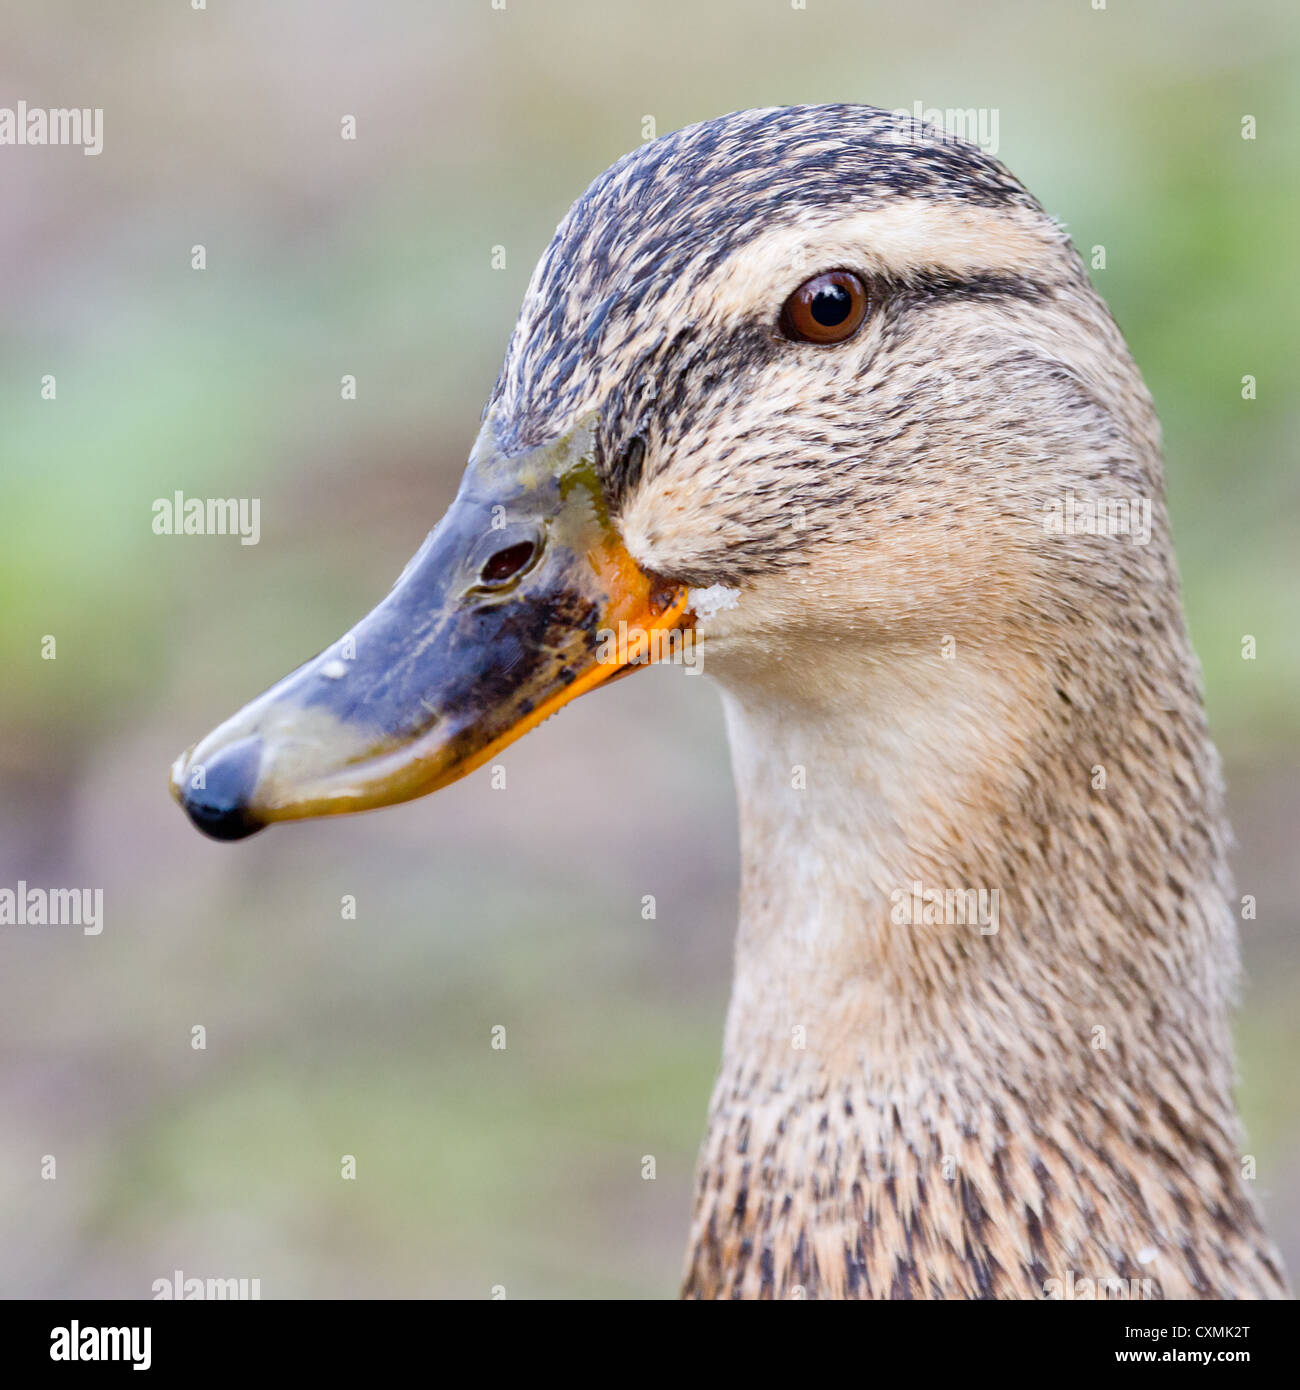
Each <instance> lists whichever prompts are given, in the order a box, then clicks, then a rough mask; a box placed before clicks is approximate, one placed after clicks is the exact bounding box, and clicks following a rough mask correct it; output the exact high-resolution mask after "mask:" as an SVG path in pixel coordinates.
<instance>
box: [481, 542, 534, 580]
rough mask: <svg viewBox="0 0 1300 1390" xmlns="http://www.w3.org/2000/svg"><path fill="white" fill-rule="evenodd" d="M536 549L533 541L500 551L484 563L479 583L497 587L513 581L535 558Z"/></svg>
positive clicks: (509, 546)
mask: <svg viewBox="0 0 1300 1390" xmlns="http://www.w3.org/2000/svg"><path fill="white" fill-rule="evenodd" d="M535 549H536V547H535V546H534V545H533V543H532V541H520V542H519V543H518V544H516V545H508V546H506V548H505V549H504V550H498V551H497V553H496V554H495V555H490V556H489V557H488V558H487V559H486V560H485V561H484V562H483V568H482V569H481V570H480V571H479V583H480V584H491V585H497V584H504V583H505V582H506V581H507V580H509V579H513V578H514V577H515V575H517V574H518V573H519V571H520V570H521V569H523V567H524V566H525V565H526V564H527V563H528V562H529V560H531V559H532V558H533V551H534V550H535Z"/></svg>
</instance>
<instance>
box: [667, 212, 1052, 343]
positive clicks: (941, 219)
mask: <svg viewBox="0 0 1300 1390" xmlns="http://www.w3.org/2000/svg"><path fill="white" fill-rule="evenodd" d="M1065 244H1066V236H1065V232H1064V231H1063V230H1062V228H1061V227H1060V226H1059V225H1058V224H1056V223H1054V222H1052V221H1050V220H1049V219H1048V218H1047V217H1046V216H1045V215H1044V214H1042V213H1036V212H1032V211H1030V210H1029V209H1021V208H984V207H976V206H970V205H967V204H963V203H957V202H949V201H943V200H931V199H908V200H907V201H905V202H901V203H890V204H887V205H885V206H883V207H878V208H869V209H865V210H861V211H857V212H853V213H850V214H849V215H848V216H845V217H838V218H836V217H828V216H827V215H826V214H825V213H824V212H819V211H818V210H811V211H810V212H808V213H807V214H805V215H804V216H803V217H801V218H799V219H798V220H797V221H795V222H792V223H785V224H783V225H781V226H779V227H773V228H772V229H771V230H770V231H766V232H760V233H759V234H758V235H757V236H756V237H753V238H751V239H750V240H749V241H747V242H745V243H744V244H743V245H741V246H739V247H737V248H736V250H735V251H733V252H732V253H731V255H730V256H728V257H727V258H726V259H725V260H723V261H722V262H721V263H720V264H719V265H718V267H717V268H716V269H715V270H714V271H713V272H712V273H711V274H710V275H709V276H708V277H707V278H706V280H705V281H704V282H703V283H701V284H698V285H696V286H695V287H694V288H693V289H692V290H690V291H689V292H687V293H686V294H685V295H684V302H683V303H682V305H681V308H680V312H682V313H683V314H685V315H686V316H687V317H688V318H697V317H712V318H717V317H719V316H725V317H727V318H741V317H745V316H747V315H750V314H753V313H755V312H759V313H762V312H765V311H766V310H767V308H768V306H770V305H771V304H772V303H773V302H774V301H775V302H776V303H778V304H779V303H780V302H781V301H782V300H783V299H784V298H785V296H787V295H788V294H790V293H791V292H793V291H794V290H795V289H797V288H798V286H799V285H800V284H801V283H802V282H803V281H804V280H806V279H807V278H808V277H809V276H810V275H816V274H817V273H818V272H819V271H822V270H832V269H837V268H846V269H857V270H862V271H865V272H866V273H867V274H870V275H878V276H880V277H882V278H884V279H887V280H891V281H897V282H901V283H903V284H906V283H907V282H908V281H909V280H921V281H924V280H925V279H926V278H927V277H934V276H939V277H947V278H951V279H953V280H966V279H975V278H978V277H981V276H984V277H1004V278H1006V279H1007V280H1024V281H1034V282H1038V281H1051V280H1059V279H1060V278H1061V274H1062V270H1063V268H1064V267H1063V265H1062V262H1061V251H1062V248H1063V247H1064V245H1065Z"/></svg>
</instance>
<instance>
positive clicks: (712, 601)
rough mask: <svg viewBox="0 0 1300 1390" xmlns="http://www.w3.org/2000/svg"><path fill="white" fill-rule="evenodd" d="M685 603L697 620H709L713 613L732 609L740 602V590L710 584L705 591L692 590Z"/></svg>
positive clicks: (723, 585)
mask: <svg viewBox="0 0 1300 1390" xmlns="http://www.w3.org/2000/svg"><path fill="white" fill-rule="evenodd" d="M687 602H688V603H689V604H690V606H691V608H692V609H693V610H694V612H695V616H696V617H697V618H711V617H713V615H714V614H715V613H723V612H725V611H726V610H727V609H728V608H734V607H735V606H736V605H737V604H738V603H739V602H740V590H739V589H731V588H728V587H727V585H725V584H710V585H709V587H708V588H707V589H692V590H691V591H690V593H689V594H688V595H687Z"/></svg>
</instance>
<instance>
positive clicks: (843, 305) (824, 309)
mask: <svg viewBox="0 0 1300 1390" xmlns="http://www.w3.org/2000/svg"><path fill="white" fill-rule="evenodd" d="M866 316H867V287H866V285H864V284H863V283H862V281H861V280H860V279H859V278H858V276H856V275H854V274H853V272H852V271H851V270H828V271H825V272H824V273H823V274H821V275H814V276H813V278H812V279H811V280H805V281H804V282H803V284H802V285H800V286H799V288H798V289H797V290H795V292H794V293H793V294H792V295H791V296H790V298H789V299H787V300H786V301H785V307H784V308H783V309H782V310H781V332H782V333H784V334H785V336H786V337H787V338H792V339H793V340H794V341H795V342H796V343H818V344H820V345H822V346H826V345H828V344H831V343H842V342H844V341H845V339H847V338H851V337H852V336H853V335H854V334H855V333H856V332H857V331H858V329H859V328H861V327H862V320H863V319H865V318H866Z"/></svg>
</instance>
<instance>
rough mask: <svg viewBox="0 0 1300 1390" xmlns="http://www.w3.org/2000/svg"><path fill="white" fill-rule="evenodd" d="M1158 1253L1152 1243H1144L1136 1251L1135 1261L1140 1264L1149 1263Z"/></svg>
mask: <svg viewBox="0 0 1300 1390" xmlns="http://www.w3.org/2000/svg"><path fill="white" fill-rule="evenodd" d="M1159 1253H1160V1252H1159V1251H1158V1250H1157V1249H1156V1248H1155V1246H1154V1245H1144V1246H1143V1247H1142V1249H1141V1250H1139V1251H1138V1252H1137V1262H1138V1264H1140V1265H1149V1264H1150V1263H1151V1261H1152V1260H1154V1259H1155V1257H1156V1256H1157V1255H1158V1254H1159Z"/></svg>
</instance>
